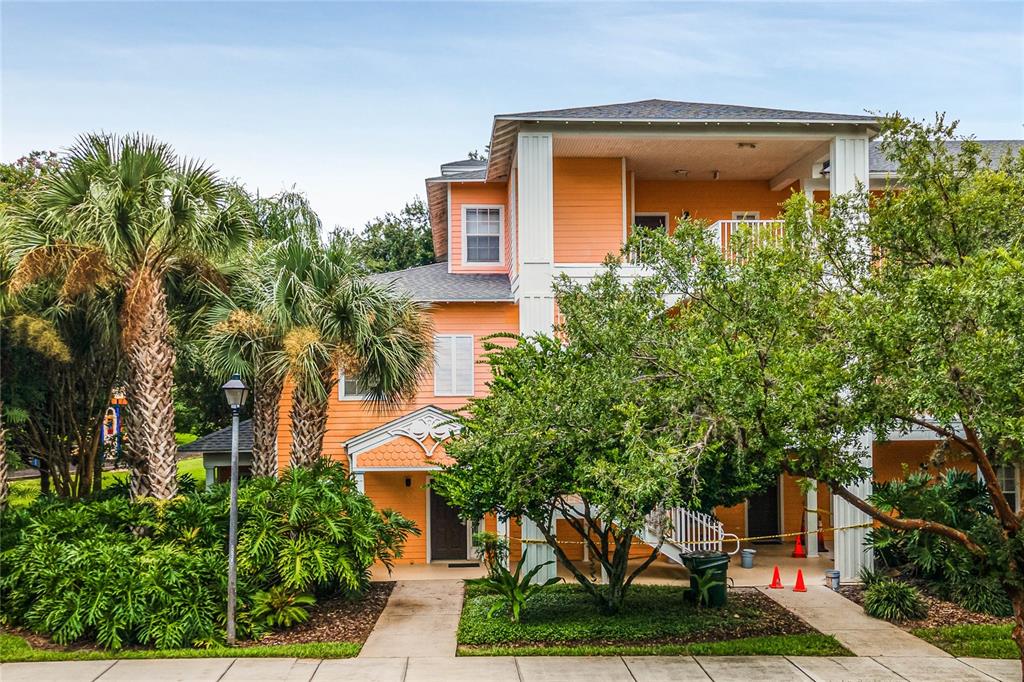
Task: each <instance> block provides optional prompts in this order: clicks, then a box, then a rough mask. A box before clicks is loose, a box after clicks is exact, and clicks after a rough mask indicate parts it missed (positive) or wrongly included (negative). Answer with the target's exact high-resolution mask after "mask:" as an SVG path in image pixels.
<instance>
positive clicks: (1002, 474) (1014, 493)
mask: <svg viewBox="0 0 1024 682" xmlns="http://www.w3.org/2000/svg"><path fill="white" fill-rule="evenodd" d="M1018 474H1019V469H1018V468H1017V466H1016V465H1015V464H1000V465H999V466H997V467H996V478H997V479H998V480H999V487H1000V488H1001V489H1002V491H1003V496H1004V497H1006V501H1007V502H1008V503H1009V504H1010V509H1012V510H1014V511H1018V512H1019V511H1020V480H1019V479H1018Z"/></svg>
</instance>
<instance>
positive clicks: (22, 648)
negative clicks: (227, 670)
mask: <svg viewBox="0 0 1024 682" xmlns="http://www.w3.org/2000/svg"><path fill="white" fill-rule="evenodd" d="M361 648H362V645H361V644H357V643H355V642H329V643H321V644H280V645H276V646H259V645H255V646H243V647H235V648H231V649H229V648H226V647H216V648H210V649H127V650H124V651H95V650H85V651H52V650H49V649H33V648H32V646H31V645H30V644H29V643H28V642H26V641H25V640H24V639H22V638H21V637H18V636H16V635H6V634H0V661H3V662H5V663H10V662H13V661H89V660H99V659H110V658H232V657H236V658H238V657H242V658H272V657H284V658H352V657H353V656H355V655H356V654H358V653H359V650H360V649H361Z"/></svg>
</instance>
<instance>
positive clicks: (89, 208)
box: [5, 135, 247, 498]
mask: <svg viewBox="0 0 1024 682" xmlns="http://www.w3.org/2000/svg"><path fill="white" fill-rule="evenodd" d="M5 221H8V222H9V224H10V225H11V229H12V233H13V240H12V241H13V243H14V247H15V248H14V251H15V255H16V256H17V257H18V258H19V260H18V264H17V270H16V272H15V276H14V288H15V289H19V288H21V287H25V286H28V285H29V284H30V283H32V282H34V281H37V280H39V279H42V278H46V277H49V276H55V277H57V278H58V279H59V280H62V281H63V287H62V291H61V295H62V297H63V298H65V299H67V300H74V299H76V298H78V297H79V296H82V295H87V294H88V293H90V292H93V291H97V290H103V291H110V292H114V293H116V294H117V295H118V296H119V300H120V308H119V322H120V337H121V338H120V348H121V353H122V357H123V361H124V363H125V366H126V369H127V382H126V385H127V389H128V406H129V407H128V410H127V415H126V416H127V418H128V419H127V424H128V429H129V433H130V434H131V435H130V437H129V439H128V453H129V457H130V460H131V463H132V466H133V474H132V485H133V490H134V492H135V494H136V495H139V496H150V495H151V496H154V497H158V498H170V497H173V496H174V493H175V489H176V464H175V456H176V451H177V447H176V444H175V440H174V402H173V396H172V386H173V371H174V347H173V344H172V341H171V320H170V316H169V314H168V301H167V280H168V278H170V277H172V276H173V275H176V274H180V273H184V272H191V273H202V272H204V271H207V270H209V268H210V259H211V258H215V257H217V256H218V255H220V254H223V253H224V252H226V251H227V249H228V248H229V247H230V246H231V245H232V244H234V243H236V242H237V241H239V240H241V239H242V238H244V237H245V236H246V234H247V221H246V220H245V218H244V216H243V215H241V214H240V213H239V212H237V211H236V210H235V205H234V202H233V201H232V200H231V197H230V194H229V192H228V188H227V185H225V183H224V182H223V181H221V180H220V179H219V178H218V177H217V175H216V173H215V172H214V171H213V170H211V169H210V168H209V167H207V166H205V165H204V164H202V163H200V162H197V161H192V160H183V159H179V158H178V157H177V156H176V154H175V153H174V151H173V150H172V149H171V148H170V147H169V146H168V145H166V144H163V143H160V142H157V141H156V140H153V139H152V138H149V137H146V136H144V135H130V136H127V137H117V136H112V135H87V136H85V137H82V138H81V139H80V140H79V141H78V143H77V144H76V145H75V146H74V147H72V148H71V150H70V151H69V153H68V155H67V156H66V157H65V158H64V159H62V161H61V164H60V166H59V168H58V169H57V170H56V171H54V172H52V173H49V174H46V175H44V176H43V177H42V178H41V179H40V180H39V182H38V183H37V185H36V186H35V187H34V188H33V189H32V191H31V192H30V195H29V198H28V200H27V201H26V202H25V203H24V205H18V204H15V205H14V206H13V207H12V208H11V210H9V211H8V212H7V214H6V215H5Z"/></svg>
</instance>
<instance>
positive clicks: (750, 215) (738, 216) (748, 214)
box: [732, 211, 761, 220]
mask: <svg viewBox="0 0 1024 682" xmlns="http://www.w3.org/2000/svg"><path fill="white" fill-rule="evenodd" d="M732 219H733V220H760V219H761V213H760V211H733V212H732Z"/></svg>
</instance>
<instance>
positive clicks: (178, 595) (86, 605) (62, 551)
mask: <svg viewBox="0 0 1024 682" xmlns="http://www.w3.org/2000/svg"><path fill="white" fill-rule="evenodd" d="M181 487H182V488H183V489H185V488H187V487H188V486H181ZM227 512H228V490H227V486H224V485H220V486H215V487H214V488H213V489H212V490H210V491H189V492H187V493H186V494H184V495H181V496H179V497H176V498H175V499H173V500H170V501H166V502H165V501H156V500H143V501H132V499H131V498H130V497H129V495H128V494H127V491H124V490H121V491H112V490H110V489H107V490H105V491H104V493H103V495H100V496H97V497H95V498H92V499H89V500H85V501H77V502H75V503H73V504H72V503H70V502H69V501H67V500H62V499H59V498H55V497H52V496H43V497H40V498H38V499H37V500H36V501H35V502H34V503H33V504H32V505H30V506H28V507H26V508H23V509H15V510H10V509H9V510H5V511H3V512H0V603H2V604H3V611H2V613H0V620H2V621H3V622H5V623H9V624H16V625H20V626H23V627H27V628H30V629H32V630H34V631H37V632H40V633H44V634H47V635H50V636H51V637H52V638H53V639H54V641H56V642H58V643H61V644H69V643H72V642H76V641H79V640H91V641H95V642H96V643H98V644H99V645H100V646H103V647H105V648H110V649H119V648H122V647H125V646H128V645H132V644H142V645H147V646H153V647H157V648H177V647H190V646H206V645H210V644H214V643H218V642H221V641H223V639H224V613H225V597H226V587H227V586H226V582H225V581H226V578H225V576H226V574H227V563H226V562H227V559H226V557H227V552H226V547H225V542H226V538H227ZM239 524H240V542H239V555H238V556H239V568H240V570H239V574H238V595H239V602H240V603H239V613H240V615H241V618H240V619H239V635H240V636H242V637H245V636H252V635H255V634H259V633H260V632H262V631H263V630H264V629H265V628H266V627H267V626H268V625H269V626H272V627H288V625H289V624H291V623H296V622H301V621H302V620H303V619H304V613H300V611H303V612H304V610H305V608H306V607H307V606H309V605H310V604H311V602H310V599H311V598H312V597H311V596H308V597H307V596H306V595H310V594H312V593H324V594H336V593H339V592H342V593H346V594H355V593H358V592H360V591H361V590H363V589H365V587H366V586H367V584H368V583H369V569H370V567H371V566H372V565H373V563H374V562H375V561H381V562H383V563H384V564H385V565H388V566H390V565H391V564H392V562H393V560H394V559H395V557H397V556H400V555H401V551H402V545H403V544H404V542H405V540H406V538H407V537H408V536H409V534H410V533H418V532H419V531H418V530H417V529H416V527H415V525H414V524H413V523H412V522H411V521H409V520H408V519H405V518H404V517H402V516H401V515H400V514H398V513H396V512H384V513H382V512H380V511H378V510H377V509H376V508H375V507H374V505H373V502H372V501H371V500H370V499H369V498H368V497H366V496H365V495H363V494H362V493H360V492H359V491H358V489H357V488H356V486H355V483H354V481H353V480H352V478H351V477H350V476H348V475H347V474H346V472H345V470H344V468H343V467H341V465H339V464H336V463H329V462H323V463H320V464H318V465H317V466H315V467H313V468H312V469H302V470H293V471H289V472H288V473H287V474H286V475H285V476H283V477H282V478H281V480H275V479H272V478H257V479H252V480H250V481H248V482H247V483H246V484H245V485H243V486H242V489H241V494H240V503H239ZM260 593H264V594H262V595H261V594H260Z"/></svg>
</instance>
